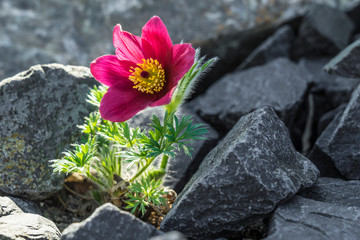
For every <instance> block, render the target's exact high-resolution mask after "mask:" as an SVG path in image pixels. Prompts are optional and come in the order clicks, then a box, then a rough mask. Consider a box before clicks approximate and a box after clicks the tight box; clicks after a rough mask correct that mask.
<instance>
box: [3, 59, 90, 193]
mask: <svg viewBox="0 0 360 240" xmlns="http://www.w3.org/2000/svg"><path fill="white" fill-rule="evenodd" d="M95 84H96V81H95V80H94V79H93V78H92V76H91V74H90V72H89V69H88V68H86V67H75V66H64V65H60V64H49V65H38V66H34V67H32V68H30V69H29V70H28V71H25V72H22V73H19V74H17V75H15V76H14V77H11V78H8V79H5V80H3V81H1V82H0V126H1V129H0V146H1V147H2V154H0V192H2V193H5V194H6V195H12V196H20V197H23V198H28V199H31V200H41V199H45V198H47V197H49V196H51V195H52V194H54V193H55V192H56V191H58V190H60V189H61V188H62V184H63V179H64V178H63V176H62V175H57V174H53V172H52V168H51V167H50V166H49V162H48V161H49V160H51V159H55V158H59V157H60V154H61V152H63V151H64V150H65V148H67V147H69V143H72V142H74V141H75V137H76V136H77V135H78V129H77V127H76V125H77V124H80V123H82V122H83V117H84V116H85V115H88V114H89V113H90V111H91V109H90V105H89V104H87V103H86V95H87V94H88V93H89V87H92V86H93V85H95Z"/></svg>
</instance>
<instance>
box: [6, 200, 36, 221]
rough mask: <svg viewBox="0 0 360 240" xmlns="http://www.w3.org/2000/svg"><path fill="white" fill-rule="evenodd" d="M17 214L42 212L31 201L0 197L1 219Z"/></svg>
mask: <svg viewBox="0 0 360 240" xmlns="http://www.w3.org/2000/svg"><path fill="white" fill-rule="evenodd" d="M17 213H33V214H41V210H40V209H39V207H38V206H37V205H36V204H35V203H33V202H31V201H27V200H23V199H20V198H14V197H0V217H3V216H7V215H12V214H17Z"/></svg>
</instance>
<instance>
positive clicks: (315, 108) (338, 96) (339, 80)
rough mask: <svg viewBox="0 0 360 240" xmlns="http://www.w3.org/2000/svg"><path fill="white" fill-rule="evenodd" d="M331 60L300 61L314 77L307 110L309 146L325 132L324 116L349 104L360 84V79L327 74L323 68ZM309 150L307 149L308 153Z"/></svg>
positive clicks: (312, 59)
mask: <svg viewBox="0 0 360 240" xmlns="http://www.w3.org/2000/svg"><path fill="white" fill-rule="evenodd" d="M329 59H330V58H329V57H320V58H302V59H301V60H300V61H299V65H300V66H302V67H304V68H305V69H306V70H308V71H309V72H310V73H311V75H312V77H311V84H310V85H311V87H310V90H309V93H308V97H307V110H306V111H307V114H306V115H307V125H308V128H309V130H310V132H309V135H310V136H309V146H312V145H313V144H314V143H315V141H316V139H317V138H318V137H319V136H320V134H321V132H322V130H323V129H321V128H319V122H320V119H321V118H322V116H323V115H324V114H325V113H327V112H329V111H331V110H333V109H336V108H338V107H339V106H340V105H342V104H347V103H348V102H349V100H350V98H351V94H352V92H353V91H354V90H355V89H356V87H357V86H358V84H359V83H360V79H358V78H343V77H339V76H333V75H330V74H329V73H327V72H325V71H324V70H323V67H324V66H325V64H326V63H327V62H329ZM303 115H305V114H303ZM309 148H310V147H309ZM309 150H310V149H307V151H306V153H308V152H309Z"/></svg>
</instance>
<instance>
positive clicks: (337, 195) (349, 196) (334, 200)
mask: <svg viewBox="0 0 360 240" xmlns="http://www.w3.org/2000/svg"><path fill="white" fill-rule="evenodd" d="M299 195H300V196H302V197H305V198H309V199H313V200H315V201H319V202H326V203H331V204H335V205H343V206H354V207H359V208H360V181H358V180H351V181H345V180H342V179H338V178H326V177H324V178H323V177H322V178H319V179H318V180H317V181H316V183H315V184H314V185H313V186H312V187H311V188H308V189H305V190H304V191H302V192H301V193H299Z"/></svg>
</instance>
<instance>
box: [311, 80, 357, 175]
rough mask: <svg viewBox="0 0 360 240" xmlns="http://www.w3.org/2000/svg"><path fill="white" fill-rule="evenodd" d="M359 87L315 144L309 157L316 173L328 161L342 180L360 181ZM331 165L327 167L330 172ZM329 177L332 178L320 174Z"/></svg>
mask: <svg viewBox="0 0 360 240" xmlns="http://www.w3.org/2000/svg"><path fill="white" fill-rule="evenodd" d="M359 119H360V86H358V88H357V89H356V90H355V91H354V92H353V94H352V97H351V99H350V102H349V104H348V106H347V107H346V109H345V111H344V112H343V113H342V114H339V115H337V116H336V117H335V118H334V120H333V121H332V122H331V123H330V124H329V125H328V127H327V128H326V129H325V130H324V132H323V133H322V134H321V136H320V137H319V138H318V140H317V141H316V143H315V146H314V149H313V150H312V152H311V153H310V155H309V158H310V159H311V160H312V161H313V162H314V163H315V164H316V165H317V166H319V165H322V166H323V167H322V168H320V167H319V169H320V171H322V170H323V171H326V170H327V165H328V164H329V162H332V163H333V164H334V165H335V167H336V169H337V170H338V171H339V173H340V174H341V175H342V176H344V177H345V178H346V179H356V180H359V179H360V161H359V157H360V152H359V151H358V146H359V144H360V123H359V121H358V120H359ZM330 167H331V166H329V169H330ZM322 176H328V177H333V175H327V174H322Z"/></svg>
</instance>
